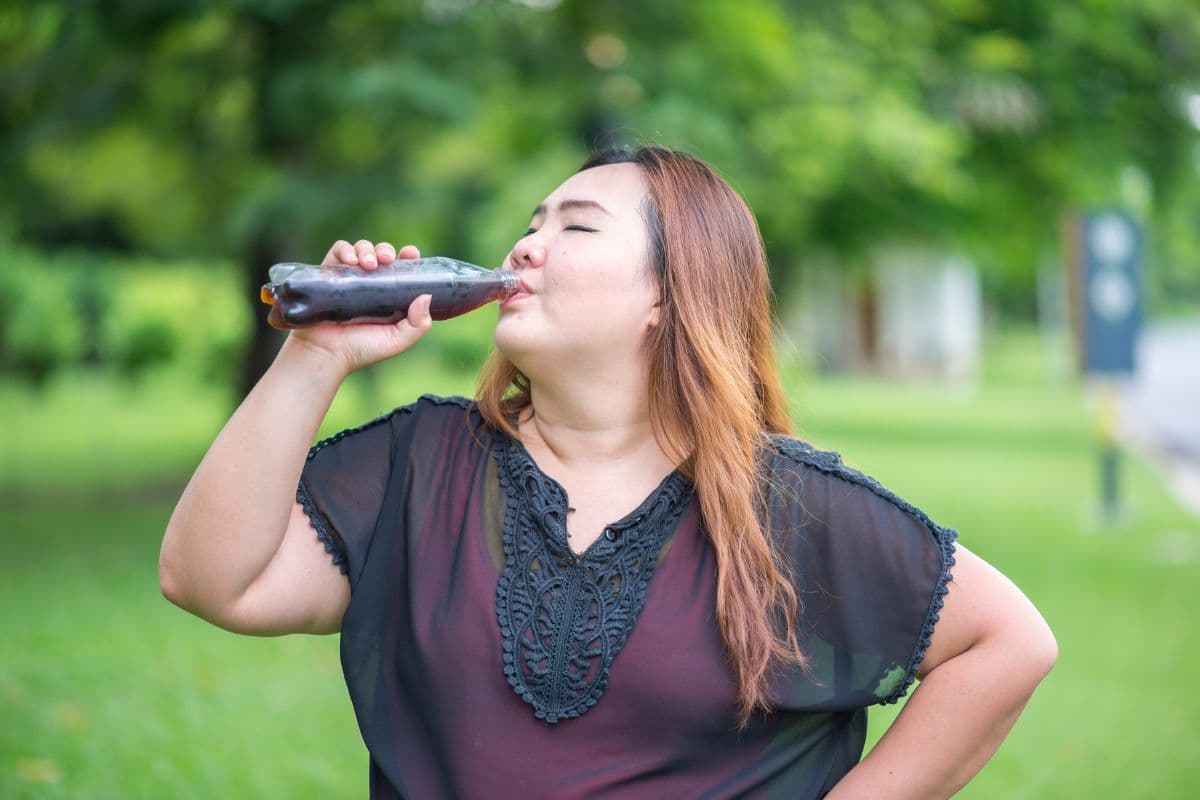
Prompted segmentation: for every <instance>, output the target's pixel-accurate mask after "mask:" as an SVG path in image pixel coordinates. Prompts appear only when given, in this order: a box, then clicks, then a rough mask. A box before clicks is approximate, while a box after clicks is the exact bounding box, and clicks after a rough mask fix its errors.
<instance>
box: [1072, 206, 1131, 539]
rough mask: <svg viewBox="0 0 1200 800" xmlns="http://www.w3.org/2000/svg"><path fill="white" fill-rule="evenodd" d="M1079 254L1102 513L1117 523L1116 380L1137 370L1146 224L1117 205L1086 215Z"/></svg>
mask: <svg viewBox="0 0 1200 800" xmlns="http://www.w3.org/2000/svg"><path fill="white" fill-rule="evenodd" d="M1077 253H1078V262H1077V265H1076V269H1077V272H1076V276H1077V281H1076V282H1075V283H1076V286H1077V287H1078V292H1077V297H1076V302H1077V303H1078V308H1079V312H1080V313H1079V316H1078V319H1079V323H1080V325H1079V327H1080V331H1079V333H1080V347H1081V356H1082V366H1083V371H1084V374H1085V375H1086V376H1088V377H1090V378H1092V379H1093V382H1094V383H1095V384H1096V389H1097V400H1098V403H1099V419H1098V426H1097V427H1098V430H1099V434H1100V497H1101V513H1102V515H1103V517H1104V519H1105V521H1106V522H1109V523H1112V522H1114V521H1115V520H1116V518H1117V516H1118V513H1119V510H1120V485H1119V451H1118V450H1117V444H1116V433H1117V424H1118V422H1117V397H1116V392H1117V386H1116V384H1117V381H1118V380H1119V379H1121V378H1127V377H1131V376H1132V375H1133V373H1134V370H1135V368H1136V354H1137V338H1138V334H1139V333H1140V331H1141V328H1142V317H1143V313H1144V309H1143V299H1142V253H1143V236H1142V229H1141V226H1139V225H1138V223H1137V221H1136V220H1134V218H1133V217H1132V216H1130V215H1129V214H1128V213H1126V212H1125V211H1121V210H1117V209H1105V210H1099V211H1094V212H1091V213H1088V214H1085V215H1084V216H1083V219H1082V221H1081V224H1080V226H1079V241H1078V249H1077Z"/></svg>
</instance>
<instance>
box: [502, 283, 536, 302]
mask: <svg viewBox="0 0 1200 800" xmlns="http://www.w3.org/2000/svg"><path fill="white" fill-rule="evenodd" d="M533 294H536V293H535V292H534V291H533V289H532V288H530V286H529V284H528V283H526V282H525V279H524V278H520V279H519V280H518V281H517V291H516V292H515V293H514V294H511V295H509V296H508V297H507V298H505V299H504V300H503V301H502V302H501V303H500V306H501V308H503V307H504V306H507V305H511V304H512V303H519V302H520V301H522V300H524V299H525V298H526V297H529V296H530V295H533Z"/></svg>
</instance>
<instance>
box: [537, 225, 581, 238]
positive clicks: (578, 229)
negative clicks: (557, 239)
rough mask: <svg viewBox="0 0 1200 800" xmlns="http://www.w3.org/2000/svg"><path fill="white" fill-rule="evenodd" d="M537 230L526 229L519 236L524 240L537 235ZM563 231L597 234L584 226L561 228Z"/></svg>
mask: <svg viewBox="0 0 1200 800" xmlns="http://www.w3.org/2000/svg"><path fill="white" fill-rule="evenodd" d="M537 230H538V229H537V228H527V229H526V230H525V232H524V233H523V234H521V238H522V239H524V238H525V237H526V236H531V235H533V234H535V233H537ZM563 230H565V231H582V232H583V233H596V232H597V231H596V229H595V228H589V227H588V226H586V225H568V226H567V227H565V228H563Z"/></svg>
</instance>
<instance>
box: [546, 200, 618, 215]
mask: <svg viewBox="0 0 1200 800" xmlns="http://www.w3.org/2000/svg"><path fill="white" fill-rule="evenodd" d="M574 208H594V209H596V210H598V211H602V212H604V213H605V214H607V215H608V216H610V217H611V216H612V212H611V211H609V210H608V209H607V208H605V207H604V206H602V205H600V204H599V203H597V202H596V201H595V200H563V201H562V202H561V203H559V204H558V210H559V211H560V212H561V211H570V210H571V209H574ZM545 213H546V204H545V203H538V207H537V208H535V209H534V210H533V216H535V217H536V216H537V215H538V214H545Z"/></svg>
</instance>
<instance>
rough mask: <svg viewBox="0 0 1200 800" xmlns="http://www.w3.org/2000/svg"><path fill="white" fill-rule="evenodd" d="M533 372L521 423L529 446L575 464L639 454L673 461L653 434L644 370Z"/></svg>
mask: <svg viewBox="0 0 1200 800" xmlns="http://www.w3.org/2000/svg"><path fill="white" fill-rule="evenodd" d="M529 377H530V397H531V401H532V402H531V406H530V408H529V409H527V410H526V412H525V413H524V414H523V415H522V417H521V420H520V423H519V430H520V433H521V440H522V442H523V443H524V444H525V445H526V447H528V448H530V449H532V450H536V451H540V452H542V453H548V454H549V455H551V456H552V457H553V458H554V460H555V461H557V462H558V463H559V464H562V465H563V466H564V467H567V468H571V469H576V468H578V469H589V468H596V467H604V466H612V465H616V464H621V463H627V462H630V461H635V460H639V461H640V460H651V461H656V462H661V463H663V464H669V463H670V462H669V459H668V458H667V456H666V455H665V454H664V453H663V452H662V450H661V448H660V447H659V445H658V442H657V441H656V440H655V438H654V430H653V427H652V426H651V423H650V402H649V393H648V386H647V381H646V379H645V376H644V375H639V376H636V377H634V376H627V377H626V378H625V379H624V380H622V379H621V378H620V377H619V376H613V375H607V376H605V379H604V380H596V379H591V380H587V381H569V380H562V379H560V380H551V379H548V378H543V379H540V380H539V379H535V378H534V377H533V376H529ZM673 467H674V464H670V466H669V467H668V468H673Z"/></svg>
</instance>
